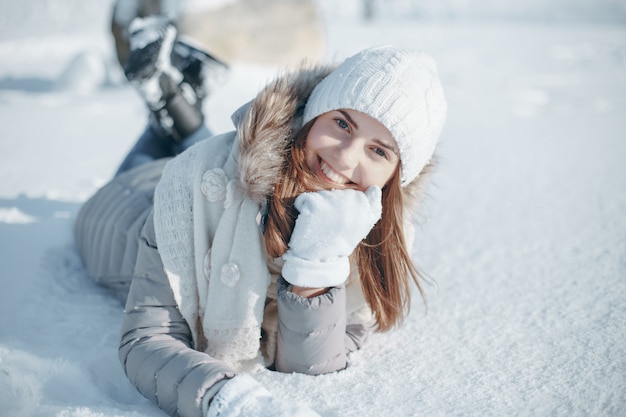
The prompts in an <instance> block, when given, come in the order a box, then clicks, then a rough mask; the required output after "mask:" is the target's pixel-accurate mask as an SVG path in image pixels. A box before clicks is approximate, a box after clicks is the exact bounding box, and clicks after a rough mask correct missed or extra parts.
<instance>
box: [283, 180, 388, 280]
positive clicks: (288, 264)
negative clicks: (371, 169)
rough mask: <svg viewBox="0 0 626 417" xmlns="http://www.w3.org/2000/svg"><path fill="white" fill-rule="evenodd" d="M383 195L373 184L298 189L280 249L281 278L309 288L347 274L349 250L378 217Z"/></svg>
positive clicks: (338, 278) (364, 235)
mask: <svg viewBox="0 0 626 417" xmlns="http://www.w3.org/2000/svg"><path fill="white" fill-rule="evenodd" d="M381 195H382V191H381V189H380V188H379V187H376V186H372V187H370V188H368V189H367V191H365V192H362V191H358V190H353V189H345V190H322V191H316V192H310V193H304V194H301V195H299V196H298V197H297V198H296V201H295V207H296V209H298V211H299V212H300V214H299V215H298V218H297V219H296V224H295V227H294V229H293V233H292V234H291V240H290V241H289V250H288V251H287V252H286V253H285V254H284V255H283V259H284V260H285V264H284V266H283V269H282V275H283V277H284V278H285V280H286V281H287V282H289V283H290V284H292V285H297V286H300V287H309V288H316V287H317V288H319V287H332V286H337V285H341V284H342V283H343V282H344V281H345V280H346V279H347V278H348V275H349V274H350V261H349V259H348V256H350V254H351V253H352V252H353V251H354V249H355V248H356V247H357V245H358V244H359V242H361V240H363V239H364V238H365V237H366V236H367V235H368V233H369V232H370V230H372V227H374V225H375V224H376V222H377V221H378V220H379V219H380V216H381V213H382V203H381Z"/></svg>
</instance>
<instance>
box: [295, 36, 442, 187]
mask: <svg viewBox="0 0 626 417" xmlns="http://www.w3.org/2000/svg"><path fill="white" fill-rule="evenodd" d="M339 109H353V110H357V111H360V112H362V113H365V114H367V115H369V116H371V117H373V118H375V119H376V120H378V121H379V122H380V123H382V124H383V125H384V126H385V127H386V128H387V129H388V130H389V131H390V132H391V135H392V136H393V138H394V139H395V140H396V143H397V144H398V148H399V150H400V162H401V164H402V165H401V169H402V172H401V174H402V175H401V177H402V186H405V185H407V184H409V183H410V182H411V181H413V180H414V179H415V178H416V177H417V176H418V175H419V173H420V172H421V171H422V169H423V168H424V167H425V166H426V165H427V164H428V163H429V161H430V158H431V157H432V155H433V152H434V151H435V146H436V144H437V140H438V139H439V135H440V133H441V130H442V128H443V124H444V122H445V119H446V111H447V104H446V99H445V97H444V94H443V89H442V88H441V84H440V82H439V78H438V76H437V66H436V64H435V61H434V59H433V58H432V57H430V56H429V55H427V54H425V53H423V52H416V51H409V50H404V49H397V48H394V47H390V46H382V47H376V48H370V49H366V50H364V51H361V52H359V53H357V54H356V55H354V56H352V57H350V58H348V59H346V60H345V61H344V62H343V63H342V64H341V65H339V67H337V68H336V69H335V70H334V71H333V72H331V73H330V74H329V75H328V76H327V77H326V78H324V79H323V80H322V81H321V82H320V83H319V84H318V85H317V86H316V87H315V89H314V90H313V92H312V93H311V96H310V97H309V99H308V101H307V104H306V106H305V109H304V123H308V122H309V121H311V120H312V119H314V118H315V117H317V116H320V115H322V114H324V113H326V112H329V111H331V110H339Z"/></svg>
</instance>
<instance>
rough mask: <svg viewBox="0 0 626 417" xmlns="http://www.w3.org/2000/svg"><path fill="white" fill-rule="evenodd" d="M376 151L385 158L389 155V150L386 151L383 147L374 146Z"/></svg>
mask: <svg viewBox="0 0 626 417" xmlns="http://www.w3.org/2000/svg"><path fill="white" fill-rule="evenodd" d="M374 152H376V154H377V155H379V156H382V157H383V158H386V157H387V152H385V150H384V149H382V148H374Z"/></svg>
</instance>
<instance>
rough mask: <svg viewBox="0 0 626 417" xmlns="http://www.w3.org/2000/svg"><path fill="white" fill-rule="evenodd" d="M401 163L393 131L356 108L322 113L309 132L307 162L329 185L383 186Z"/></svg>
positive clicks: (361, 188) (341, 186)
mask: <svg viewBox="0 0 626 417" xmlns="http://www.w3.org/2000/svg"><path fill="white" fill-rule="evenodd" d="M399 163H400V153H399V151H398V146H397V145H396V141H395V140H394V139H393V137H392V136H391V133H390V132H389V130H387V128H386V127H385V126H383V125H382V124H381V123H380V122H378V121H377V120H376V119H374V118H373V117H371V116H368V115H367V114H365V113H361V112H359V111H356V110H351V109H340V110H333V111H330V112H327V113H324V114H322V115H321V116H319V117H318V118H317V119H316V120H315V122H314V123H313V126H312V127H311V130H310V131H309V134H308V135H307V139H306V164H307V166H308V168H309V169H310V170H311V171H312V172H313V173H314V175H315V176H316V177H318V178H319V179H321V180H322V181H324V182H327V183H328V185H329V188H356V189H359V190H362V191H365V190H367V189H368V188H369V187H370V186H372V185H377V186H379V187H381V188H382V187H384V186H385V184H387V182H388V181H389V179H390V178H391V177H392V175H393V173H394V172H395V170H396V169H397V168H398V165H399Z"/></svg>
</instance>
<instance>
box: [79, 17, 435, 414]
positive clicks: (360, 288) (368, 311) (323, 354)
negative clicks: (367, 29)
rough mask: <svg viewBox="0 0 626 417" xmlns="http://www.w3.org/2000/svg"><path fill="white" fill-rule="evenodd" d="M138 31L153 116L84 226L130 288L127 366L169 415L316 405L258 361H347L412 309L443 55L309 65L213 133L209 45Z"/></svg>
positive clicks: (140, 84)
mask: <svg viewBox="0 0 626 417" xmlns="http://www.w3.org/2000/svg"><path fill="white" fill-rule="evenodd" d="M131 43H132V47H133V52H132V54H133V55H134V57H133V56H131V59H130V61H129V66H127V71H126V72H127V76H128V78H129V79H130V80H131V82H132V83H133V84H134V85H135V86H136V87H137V88H138V89H139V91H140V92H141V93H142V95H143V97H144V98H145V100H146V102H147V104H148V106H149V108H150V110H151V123H150V124H149V127H148V128H147V130H146V132H145V133H144V135H143V136H142V137H141V138H140V140H139V141H138V143H137V144H136V146H135V147H134V148H133V150H132V151H131V152H130V154H129V155H128V157H127V158H126V160H125V161H124V163H123V164H122V166H121V168H120V172H118V174H117V175H116V176H115V178H114V179H113V180H112V181H111V182H109V183H108V184H106V185H105V186H104V187H103V188H102V189H101V190H99V191H98V192H97V193H96V194H95V195H94V196H93V197H92V198H91V199H90V200H89V201H88V202H87V203H86V204H85V205H84V207H83V208H82V209H81V211H80V213H79V215H78V218H77V222H76V228H75V235H76V242H77V246H78V248H79V251H80V253H81V255H82V258H83V260H84V263H85V265H86V268H87V270H88V272H89V274H90V275H91V276H92V277H93V278H94V279H95V280H96V281H97V282H99V283H101V284H103V285H106V286H108V287H110V288H112V289H114V290H115V291H116V292H117V294H118V295H119V296H120V297H121V298H123V299H124V300H125V302H126V309H125V311H126V313H125V319H124V322H123V327H122V335H121V342H120V347H119V357H120V360H121V363H122V365H123V367H124V370H125V372H126V374H127V376H128V378H129V379H130V381H131V382H132V383H133V384H134V385H135V386H136V387H137V389H138V390H139V391H140V392H141V393H142V394H143V395H144V396H146V397H147V398H149V399H151V400H152V401H154V402H155V403H156V404H157V405H158V406H159V407H161V408H162V409H163V410H165V411H166V412H167V413H169V414H170V415H180V416H244V415H245V416H249V415H271V416H305V415H307V416H314V415H317V414H316V413H315V412H314V411H312V410H310V409H309V408H307V407H305V406H304V405H295V404H285V403H284V402H280V401H278V400H277V399H276V398H274V397H272V396H271V394H270V393H269V392H268V391H267V390H265V389H264V388H262V387H261V386H260V385H259V384H258V383H257V382H256V381H255V380H254V379H253V378H252V377H251V376H250V374H251V373H253V372H254V371H255V370H258V369H262V367H267V368H270V369H273V370H276V371H279V372H300V373H305V374H322V373H328V372H334V371H338V370H341V369H343V368H345V367H346V366H347V354H348V353H349V352H351V351H354V350H356V349H358V348H360V347H361V345H362V344H363V342H364V340H365V338H366V336H367V335H368V333H369V332H371V331H375V330H377V331H384V330H388V329H390V328H392V327H393V326H394V325H396V324H398V323H399V322H401V320H402V319H403V317H404V315H405V314H406V312H407V307H408V305H409V297H410V282H411V280H412V281H414V282H415V284H417V288H418V289H419V288H420V287H419V282H418V278H419V273H418V271H417V270H416V269H415V267H414V266H413V264H412V262H411V258H410V246H409V243H410V242H412V232H411V230H412V228H411V225H410V223H409V222H408V221H407V219H408V218H409V216H408V214H407V211H406V209H407V208H408V207H410V206H412V205H413V204H415V203H416V200H417V198H418V197H419V191H420V189H421V188H422V186H423V182H424V178H425V177H426V176H427V173H428V170H429V166H430V165H429V161H430V159H431V158H432V156H433V152H434V150H435V145H436V143H437V140H438V137H439V134H440V131H441V129H442V126H443V124H444V119H445V114H446V101H445V99H444V95H443V92H442V88H441V86H440V83H439V80H438V77H437V73H436V68H435V63H434V61H433V60H432V58H430V57H429V56H428V55H426V54H424V53H421V52H413V51H408V50H400V49H396V48H393V47H377V48H371V49H367V50H364V51H362V52H360V53H358V54H356V55H354V56H352V57H350V58H348V59H347V60H345V61H344V62H343V63H342V64H341V65H339V66H338V67H336V68H334V67H331V66H317V67H313V68H301V69H299V70H297V71H295V72H292V73H289V74H284V75H281V76H279V77H278V78H277V79H276V80H275V81H274V82H272V83H271V84H269V85H268V86H267V87H266V88H265V89H264V90H262V91H261V92H260V93H259V94H258V95H257V97H256V98H255V99H254V100H252V101H251V102H250V103H248V104H246V105H244V106H243V107H242V108H241V109H239V110H238V111H237V112H236V113H235V114H234V116H233V121H234V123H235V125H236V131H234V132H230V133H226V134H223V135H219V136H214V137H210V138H207V136H211V135H210V133H209V132H208V130H207V129H206V127H204V126H203V118H202V115H201V112H200V110H199V109H200V107H201V106H200V105H198V103H199V102H201V100H200V99H201V97H202V96H203V90H202V87H201V83H197V82H193V79H194V77H201V72H198V71H197V69H198V68H197V67H198V66H197V65H189V66H187V67H186V66H185V65H183V64H181V62H187V63H189V62H191V61H194V60H198V59H200V61H202V60H204V62H203V63H202V62H201V63H202V64H203V65H208V62H209V61H210V57H209V56H207V55H203V54H202V53H200V51H197V50H194V49H193V48H189V47H188V45H185V44H184V43H181V41H180V40H177V39H176V31H175V29H174V27H173V26H172V25H169V24H168V23H167V21H164V20H162V19H144V20H143V21H139V22H137V23H135V24H134V25H133V28H132V37H131ZM181 48H182V49H181ZM185 48H187V49H185ZM172 49H174V51H173V52H172ZM177 51H178V52H177ZM185 51H186V53H187V54H186V55H185V58H187V61H185V60H181V57H180V56H178V55H180V54H181V53H183V52H185ZM177 54H178V55H177ZM148 55H149V56H148ZM170 59H171V61H172V62H174V60H175V59H177V60H178V61H175V62H174V65H173V64H172V62H171V61H170ZM196 63H197V62H196ZM190 68H195V69H194V71H192V70H191V69H190ZM187 71H189V72H190V73H189V74H188V73H186V72H187ZM192 73H193V74H192ZM195 81H197V79H196V80H195ZM190 92H191V93H194V94H189V93H190ZM194 100H197V102H196V103H195V105H193V102H194ZM181 109H182V110H181ZM201 139H205V140H201ZM192 144H194V146H190V145H192ZM183 150H184V151H183ZM172 157H173V158H172Z"/></svg>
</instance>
